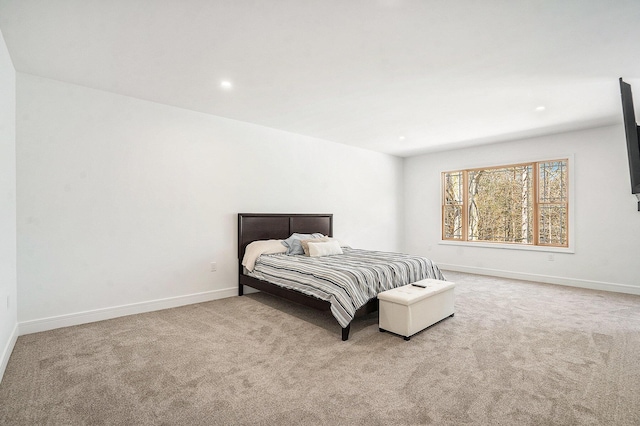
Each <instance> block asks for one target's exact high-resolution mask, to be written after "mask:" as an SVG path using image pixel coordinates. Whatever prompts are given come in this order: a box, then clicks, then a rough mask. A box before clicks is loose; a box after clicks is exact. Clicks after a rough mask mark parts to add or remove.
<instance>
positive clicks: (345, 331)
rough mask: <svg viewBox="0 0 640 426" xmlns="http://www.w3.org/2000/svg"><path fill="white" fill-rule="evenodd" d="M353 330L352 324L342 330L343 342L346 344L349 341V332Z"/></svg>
mask: <svg viewBox="0 0 640 426" xmlns="http://www.w3.org/2000/svg"><path fill="white" fill-rule="evenodd" d="M350 330H351V324H349V325H347V326H346V327H344V328H343V329H342V341H343V342H345V341H347V340H349V331H350Z"/></svg>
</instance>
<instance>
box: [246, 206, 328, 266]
mask: <svg viewBox="0 0 640 426" xmlns="http://www.w3.org/2000/svg"><path fill="white" fill-rule="evenodd" d="M294 232H299V233H301V234H312V233H314V232H320V233H322V234H324V235H328V236H330V237H332V236H333V214H282V213H273V214H268V213H238V259H240V260H242V257H243V256H244V250H245V248H246V247H247V245H248V244H249V243H251V242H252V241H256V240H271V239H274V240H284V239H286V238H288V237H289V236H290V235H291V234H293V233H294Z"/></svg>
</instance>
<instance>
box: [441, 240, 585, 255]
mask: <svg viewBox="0 0 640 426" xmlns="http://www.w3.org/2000/svg"><path fill="white" fill-rule="evenodd" d="M438 244H441V245H447V246H459V247H460V246H462V247H482V248H492V249H502V250H525V251H541V252H549V253H575V252H576V251H575V250H574V249H573V248H572V247H571V246H569V247H547V246H533V245H524V244H504V243H483V242H477V243H476V242H469V241H450V240H440V241H439V242H438Z"/></svg>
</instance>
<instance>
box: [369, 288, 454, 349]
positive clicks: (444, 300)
mask: <svg viewBox="0 0 640 426" xmlns="http://www.w3.org/2000/svg"><path fill="white" fill-rule="evenodd" d="M418 286H420V287H418ZM455 286H456V285H455V284H454V283H452V282H450V281H441V280H432V279H426V280H421V281H418V282H416V283H414V284H409V285H405V286H403V287H398V288H394V289H391V290H387V291H383V292H382V293H380V294H378V299H379V300H380V307H379V315H380V317H379V327H380V331H390V332H392V333H396V334H399V335H401V336H404V340H409V339H410V338H411V336H413V335H414V334H416V333H417V332H419V331H421V330H424V329H425V328H427V327H429V326H430V325H433V324H435V323H437V322H438V321H441V320H443V319H445V318H447V317H452V316H453V314H454V311H453V301H454V294H453V289H454V287H455Z"/></svg>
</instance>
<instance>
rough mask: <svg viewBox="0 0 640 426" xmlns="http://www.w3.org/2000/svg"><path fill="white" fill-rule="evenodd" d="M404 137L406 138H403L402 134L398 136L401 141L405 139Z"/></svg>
mask: <svg viewBox="0 0 640 426" xmlns="http://www.w3.org/2000/svg"><path fill="white" fill-rule="evenodd" d="M405 139H406V138H405V137H404V136H400V137H399V138H398V140H401V141H403V140H405Z"/></svg>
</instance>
